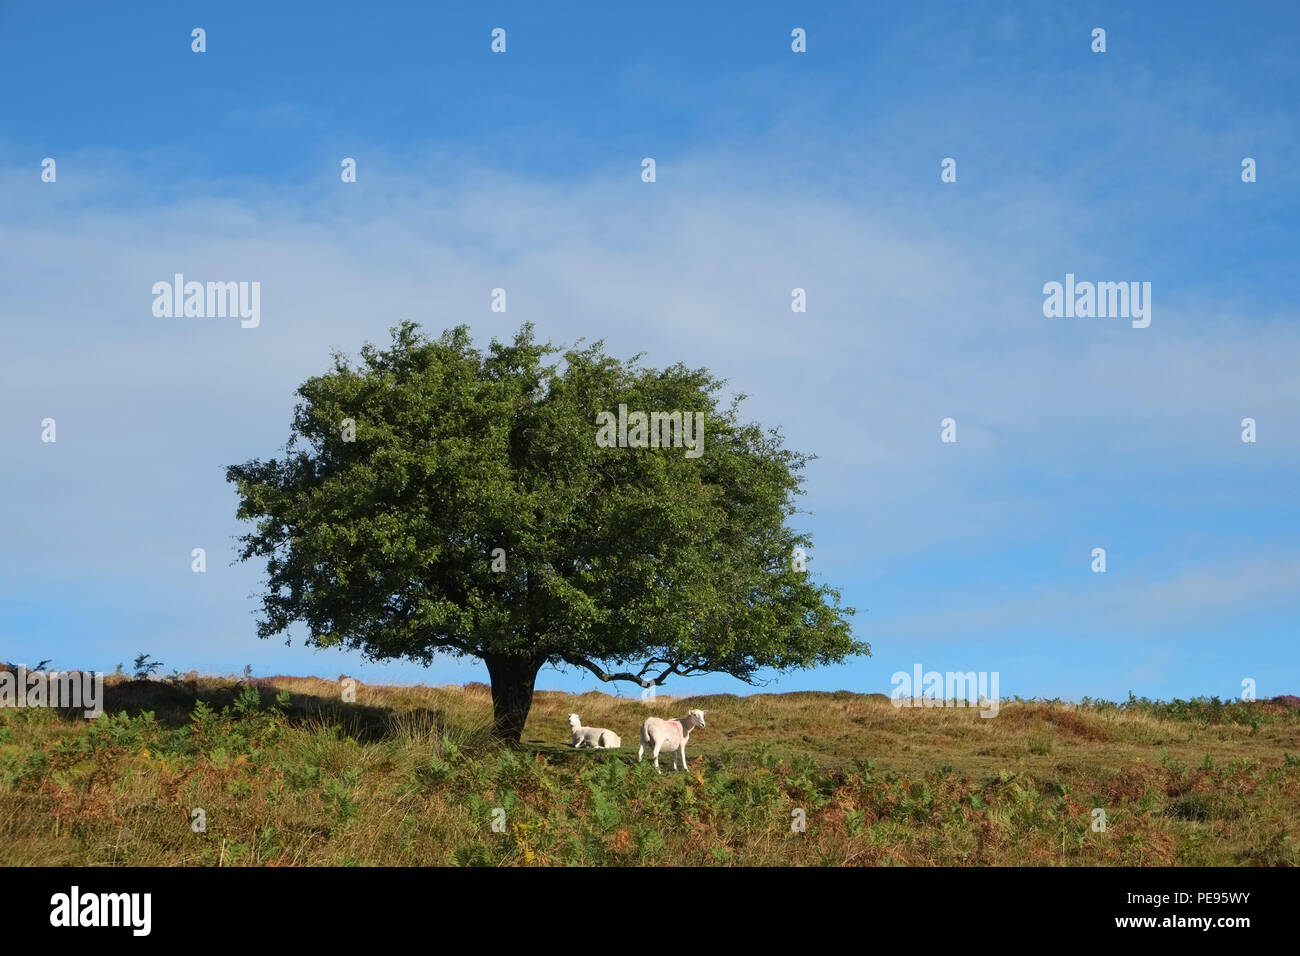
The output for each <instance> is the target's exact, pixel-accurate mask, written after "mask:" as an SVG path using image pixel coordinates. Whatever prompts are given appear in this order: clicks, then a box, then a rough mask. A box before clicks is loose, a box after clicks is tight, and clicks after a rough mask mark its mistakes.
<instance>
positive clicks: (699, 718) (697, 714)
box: [689, 710, 704, 727]
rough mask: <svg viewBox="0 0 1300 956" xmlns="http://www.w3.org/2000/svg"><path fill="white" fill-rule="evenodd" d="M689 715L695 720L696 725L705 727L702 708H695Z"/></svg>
mask: <svg viewBox="0 0 1300 956" xmlns="http://www.w3.org/2000/svg"><path fill="white" fill-rule="evenodd" d="M689 716H690V718H691V719H692V720H693V721H694V722H695V726H696V727H703V726H704V711H702V710H693V711H691V712H690V714H689Z"/></svg>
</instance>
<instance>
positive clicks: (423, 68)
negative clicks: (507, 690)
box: [0, 2, 1300, 699]
mask: <svg viewBox="0 0 1300 956" xmlns="http://www.w3.org/2000/svg"><path fill="white" fill-rule="evenodd" d="M264 6H265V5H260V4H251V3H223V4H197V5H189V6H187V7H185V8H177V7H176V6H175V5H174V4H161V3H158V4H137V5H133V6H132V7H131V10H130V12H129V14H127V13H126V12H124V10H123V9H120V8H116V7H111V6H109V7H106V6H104V5H102V4H89V3H87V4H70V5H64V6H62V7H60V11H59V13H58V15H57V16H55V15H54V14H53V13H51V11H50V8H49V7H48V6H47V5H41V4H36V3H24V2H0V83H3V88H4V89H5V90H6V96H5V98H4V100H5V102H4V107H3V113H2V114H0V115H2V116H3V123H0V288H2V289H3V295H0V359H2V360H3V367H4V370H5V374H4V376H3V379H2V380H0V400H2V404H0V447H2V448H3V449H4V454H3V456H0V490H2V491H3V492H4V504H3V506H0V541H2V542H3V544H2V545H0V658H9V659H13V660H15V661H23V662H27V663H34V662H35V661H37V660H39V659H41V658H53V659H54V661H55V664H56V666H62V667H74V666H81V667H95V668H103V669H111V668H112V667H113V666H114V665H115V664H116V663H118V662H125V663H128V664H129V662H130V659H131V658H132V657H133V656H134V655H135V654H136V653H138V652H140V651H147V652H149V653H151V654H153V655H154V656H155V657H157V658H160V659H162V660H163V661H165V662H166V664H167V667H168V669H171V668H172V667H176V668H178V669H181V670H187V669H190V668H197V669H199V670H202V671H212V672H237V671H240V670H242V668H243V666H244V665H245V664H251V665H252V666H253V669H254V671H255V672H256V673H262V674H268V673H314V674H319V675H323V676H333V675H335V674H338V673H344V672H346V673H350V674H353V675H355V676H358V677H361V678H362V679H364V680H370V681H383V680H387V681H403V682H406V681H410V682H416V681H423V682H431V683H449V682H461V681H465V680H474V679H485V671H484V670H483V669H482V668H481V666H479V665H477V664H470V663H458V662H451V661H447V662H445V663H439V664H437V665H436V666H434V667H432V668H428V669H425V668H422V667H418V666H413V665H405V664H400V663H395V664H388V665H378V664H374V663H366V662H362V661H360V660H358V659H357V658H355V657H352V656H350V655H347V654H344V653H341V652H337V651H313V650H310V649H307V648H304V647H303V646H301V644H300V643H298V642H297V641H295V642H294V644H293V645H292V646H288V647H287V646H285V644H284V643H282V642H279V641H259V640H258V639H257V638H256V636H255V634H254V627H253V621H254V619H253V616H252V612H253V609H254V606H255V601H254V595H255V594H256V592H257V590H258V588H259V584H260V581H261V574H260V569H259V568H257V567H256V566H253V565H234V566H232V565H230V563H229V562H230V560H231V559H232V557H233V554H234V536H235V535H236V534H238V533H239V532H240V531H241V528H240V525H239V524H238V523H237V522H236V521H235V520H234V508H235V499H234V495H233V492H232V489H231V488H230V487H229V486H228V485H227V484H226V483H225V481H224V466H226V465H228V464H231V463H234V462H238V461H243V460H246V459H248V458H252V457H266V456H268V455H271V454H274V453H275V452H276V450H277V449H279V448H280V447H281V446H282V445H283V443H284V441H285V439H286V438H287V436H288V423H289V417H290V412H291V409H292V405H293V390H294V388H295V387H296V386H297V385H298V384H299V383H300V382H301V381H302V380H303V379H304V378H306V377H307V376H309V375H311V374H314V373H316V372H319V371H321V370H322V369H324V368H325V367H326V365H327V363H328V355H329V351H330V350H331V349H333V348H340V349H343V350H345V351H348V352H351V353H355V352H356V350H357V348H358V347H359V346H360V345H361V344H362V343H363V342H366V341H384V340H385V339H386V338H387V329H388V328H389V327H390V326H392V325H394V324H396V323H397V322H398V321H400V320H402V319H406V318H410V319H414V320H416V321H419V322H421V323H423V324H424V325H425V326H426V327H427V328H428V329H430V330H432V331H439V330H441V329H443V328H446V327H449V326H452V325H456V324H459V323H462V322H467V323H469V324H470V325H471V326H472V328H473V330H474V333H475V336H476V338H477V339H478V340H479V341H480V342H482V343H486V342H487V340H488V339H489V338H491V337H492V336H494V335H495V336H498V337H506V336H509V335H510V334H512V333H513V331H514V330H515V329H517V328H518V327H519V325H520V324H522V323H523V322H525V321H532V322H535V323H536V324H537V327H538V330H539V332H540V334H541V335H543V336H544V337H547V338H550V339H552V340H553V341H556V342H559V343H568V342H572V341H574V340H575V339H577V338H579V337H586V338H588V339H594V338H604V339H605V340H606V342H607V344H608V347H609V348H610V350H611V351H612V352H614V353H615V354H623V355H629V354H631V353H633V352H638V351H645V352H646V353H647V360H648V361H649V362H652V363H655V364H660V365H664V364H670V363H672V362H675V361H678V360H682V361H685V362H687V363H688V364H693V365H705V366H708V367H709V368H710V369H712V370H714V371H715V372H716V373H717V374H719V375H721V376H723V377H726V378H727V379H729V381H730V382H731V383H732V385H733V386H734V387H735V389H736V390H738V391H745V392H747V393H749V394H750V395H751V396H752V397H751V399H750V402H749V403H748V405H747V409H748V411H749V412H750V414H751V415H752V416H753V417H755V418H757V419H758V420H759V421H762V422H764V423H765V424H773V425H780V426H781V427H782V429H783V430H784V432H785V434H786V436H787V439H788V441H789V443H790V445H791V446H792V447H795V448H798V449H800V450H802V451H806V452H810V453H814V454H816V455H818V456H819V458H818V460H817V461H816V462H814V463H813V465H812V466H811V467H810V469H809V473H808V478H809V482H808V490H809V494H808V495H807V496H806V497H805V498H804V499H803V501H802V504H803V506H804V507H806V508H807V509H808V511H809V512H811V513H810V514H808V515H804V516H801V517H800V519H799V521H800V524H801V526H802V527H805V528H807V529H808V530H809V531H810V532H811V533H812V535H813V537H814V540H815V541H816V543H817V547H816V548H815V550H814V552H813V554H812V562H811V565H810V567H811V568H812V570H813V572H814V573H815V574H817V575H818V576H819V577H821V578H822V579H824V580H826V581H828V582H831V583H834V584H836V585H837V586H839V587H841V588H842V589H843V591H844V595H845V599H846V602H847V603H849V604H852V605H854V606H856V607H857V608H859V614H858V616H857V617H856V619H855V629H856V632H857V635H858V636H859V637H860V638H862V639H863V640H866V641H869V642H870V643H871V644H872V646H873V650H874V654H873V656H872V657H871V658H868V659H859V660H855V661H853V662H851V663H849V664H846V665H843V666H840V667H834V668H826V669H822V670H817V671H811V672H800V673H794V674H790V675H786V676H784V677H781V678H780V679H778V680H777V681H775V683H774V684H772V685H771V686H770V687H769V689H777V690H793V689H801V688H820V689H837V688H847V689H851V690H858V691H888V690H889V679H890V675H891V674H892V673H893V672H894V671H897V670H905V671H910V670H911V669H912V667H913V665H914V664H916V663H920V664H922V665H923V667H925V668H926V669H927V670H929V669H935V670H941V671H942V670H962V671H965V670H987V671H998V672H999V673H1000V675H1001V683H1000V688H1001V692H1002V694H1003V695H1010V694H1020V695H1023V696H1049V697H1050V696H1061V697H1066V698H1072V699H1077V698H1078V697H1080V696H1083V695H1091V696H1101V697H1110V698H1119V697H1123V696H1124V695H1126V694H1127V693H1128V692H1129V691H1130V690H1132V691H1133V692H1135V693H1138V694H1145V695H1149V696H1159V697H1171V696H1184V697H1186V696H1192V695H1197V694H1218V695H1220V696H1225V697H1226V696H1232V695H1235V694H1237V693H1239V692H1240V690H1241V681H1242V680H1243V679H1245V678H1252V679H1254V680H1255V681H1256V682H1257V684H1258V691H1259V693H1260V694H1262V695H1272V694H1279V693H1288V692H1291V693H1294V692H1297V688H1298V687H1300V653H1297V650H1296V636H1297V628H1296V619H1297V612H1298V611H1300V533H1298V532H1300V509H1298V508H1297V506H1296V502H1295V487H1296V476H1297V470H1298V466H1300V376H1297V374H1296V371H1297V360H1298V359H1300V306H1297V304H1296V296H1295V289H1294V284H1295V282H1296V280H1297V276H1300V270H1298V269H1297V263H1298V262H1300V236H1298V235H1297V228H1298V227H1300V188H1298V180H1297V174H1296V172H1295V170H1296V168H1297V159H1296V157H1297V156H1298V155H1300V152H1298V147H1300V136H1298V135H1297V118H1296V110H1295V104H1296V103H1297V102H1300V64H1298V63H1297V61H1296V57H1295V55H1294V51H1295V49H1296V44H1297V39H1298V38H1300V7H1297V6H1296V5H1295V4H1291V3H1274V4H1268V3H1266V4H1254V5H1247V6H1240V7H1231V8H1228V7H1224V6H1223V5H1216V4H1208V3H1203V4H1176V5H1175V4H1147V5H1143V8H1142V9H1141V10H1132V9H1126V7H1127V6H1128V5H1126V4H1071V5H1068V7H1062V6H1061V5H1059V4H1050V3H1044V4H1018V5H1010V4H980V3H970V4H962V5H960V6H957V7H955V8H953V9H945V8H943V7H940V6H938V5H926V4H907V5H865V4H844V5H834V4H818V5H815V6H816V9H815V11H814V12H812V13H811V14H810V13H808V12H805V11H804V10H801V9H800V5H794V4H762V3H747V4H734V5H724V6H720V7H718V8H717V9H714V8H713V6H714V5H707V7H704V8H701V6H700V5H673V4H657V5H655V6H653V7H652V8H635V7H628V8H626V9H617V10H616V9H610V8H609V7H608V6H603V7H602V6H598V5H594V4H592V5H583V4H563V5H559V4H552V5H546V7H547V8H546V9H545V10H539V9H538V8H537V7H538V5H536V4H462V5H459V6H458V7H457V8H456V9H451V10H445V9H436V8H435V5H429V4H410V5H396V4H391V5H385V4H375V5H367V6H365V7H357V8H355V9H347V10H346V11H344V10H340V11H338V12H331V11H328V10H322V9H320V7H319V6H315V5H313V6H307V5H302V6H297V5H289V4H285V5H276V6H277V10H275V11H267V10H265V9H264ZM196 26H201V27H203V28H204V29H206V31H207V47H208V50H207V52H206V53H203V54H195V53H193V52H191V50H190V31H191V29H192V28H194V27H196ZM494 27H502V28H504V29H505V30H506V31H507V52H506V53H505V54H503V55H495V54H493V53H491V52H490V50H489V43H490V31H491V30H492V29H493V28H494ZM794 27H803V28H804V29H805V30H807V34H808V52H807V53H805V54H794V53H792V52H791V50H790V31H791V29H793V28H794ZM1094 27H1103V28H1104V29H1106V31H1107V51H1106V52H1105V53H1104V54H1096V53H1093V52H1091V50H1090V44H1091V36H1090V34H1091V31H1092V29H1093V28H1094ZM345 156H347V157H353V158H355V159H356V160H357V164H358V182H356V183H355V184H343V183H341V182H340V179H339V163H340V160H341V159H342V158H343V157H345ZM646 156H651V157H654V158H655V159H656V162H657V166H658V181H657V182H655V183H653V184H648V183H643V182H642V181H641V178H640V173H641V160H642V158H643V157H646ZM1247 156H1249V157H1252V158H1254V159H1255V160H1256V162H1257V166H1258V181H1257V182H1254V183H1243V182H1242V181H1241V177H1240V164H1241V160H1242V158H1243V157H1247ZM45 157H52V158H54V159H55V160H56V162H57V181H56V182H54V183H44V182H42V181H41V178H40V172H41V160H42V159H43V158H45ZM945 157H953V158H955V159H956V160H957V170H958V180H957V182H956V183H951V184H944V183H941V182H940V178H939V173H940V161H941V160H942V159H943V158H945ZM175 272H183V273H185V274H186V275H187V276H188V277H190V278H197V279H200V280H203V279H221V280H227V279H229V280H256V281H260V282H261V285H262V321H261V325H260V326H259V327H258V328H256V329H241V328H240V327H239V324H238V322H237V321H235V322H230V321H226V320H201V319H158V318H155V317H154V316H153V315H152V312H151V304H152V295H151V293H150V288H151V286H152V284H153V283H154V282H155V281H158V280H166V279H170V277H171V276H172V274H173V273H175ZM1067 272H1068V273H1074V274H1076V275H1077V276H1078V277H1079V278H1080V279H1091V280H1094V281H1145V282H1150V283H1151V284H1152V289H1153V292H1152V300H1153V310H1152V322H1151V326H1150V327H1149V328H1146V329H1133V328H1131V327H1130V325H1129V323H1128V322H1127V321H1124V320H1117V319H1049V318H1045V317H1044V315H1043V312H1042V303H1043V294H1042V286H1043V284H1044V283H1045V282H1049V281H1062V280H1063V278H1064V276H1065V274H1066V273H1067ZM497 286H501V287H505V288H506V289H507V290H508V293H509V311H508V312H507V313H506V314H504V315H502V314H496V313H492V312H491V311H490V310H489V293H490V290H491V289H492V288H494V287H497ZM794 287H801V288H805V289H806V290H807V294H808V312H807V313H806V314H793V313H791V311H790V305H789V303H790V290H791V289H792V288H794ZM1248 416H1249V417H1253V418H1255V419H1256V421H1257V423H1258V436H1259V437H1258V441H1257V442H1256V443H1254V444H1246V443H1243V442H1242V441H1241V440H1240V433H1241V427H1240V422H1241V419H1242V418H1244V417H1248ZM46 417H53V418H55V419H56V421H57V423H58V426H57V427H58V441H57V443H55V444H52V445H51V444H46V443H42V442H41V441H40V422H41V420H42V419H43V418H46ZM945 417H953V418H954V419H956V421H957V425H958V441H957V442H956V443H955V444H943V443H941V442H940V440H939V433H940V428H939V422H940V420H941V419H943V418H945ZM194 547H204V548H206V549H207V553H208V571H207V573H206V574H203V575H196V574H192V573H191V572H190V557H189V555H190V550H191V548H194ZM1095 547H1104V548H1105V549H1106V551H1107V565H1108V569H1107V572H1106V573H1105V574H1104V575H1098V574H1093V573H1092V572H1091V570H1090V563H1091V552H1092V549H1093V548H1095ZM539 684H540V686H542V687H554V688H564V689H584V688H592V687H600V689H611V688H607V687H604V686H603V685H598V684H597V682H595V681H594V680H592V679H589V678H583V677H582V676H581V675H579V674H574V673H570V674H560V673H558V672H554V671H547V672H544V673H543V674H542V676H541V679H540V682H539ZM744 690H745V688H744V686H743V685H740V684H739V683H738V682H736V681H734V680H730V679H728V678H723V677H707V678H700V679H696V680H694V681H691V682H687V683H682V684H676V685H673V684H670V685H669V686H668V687H666V688H665V691H666V692H669V693H673V692H676V693H683V692H693V691H699V692H706V691H732V692H743V691H744ZM625 692H631V691H630V690H626V691H625Z"/></svg>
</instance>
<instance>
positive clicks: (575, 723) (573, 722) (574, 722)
mask: <svg viewBox="0 0 1300 956" xmlns="http://www.w3.org/2000/svg"><path fill="white" fill-rule="evenodd" d="M569 726H570V727H581V726H582V721H581V720H579V719H578V715H577V714H570V715H569Z"/></svg>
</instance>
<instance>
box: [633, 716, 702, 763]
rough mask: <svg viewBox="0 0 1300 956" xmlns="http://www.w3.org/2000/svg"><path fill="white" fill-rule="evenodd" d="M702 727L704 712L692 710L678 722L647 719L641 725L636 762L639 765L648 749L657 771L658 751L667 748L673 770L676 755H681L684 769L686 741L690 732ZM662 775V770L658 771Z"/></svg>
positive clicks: (654, 718) (655, 718)
mask: <svg viewBox="0 0 1300 956" xmlns="http://www.w3.org/2000/svg"><path fill="white" fill-rule="evenodd" d="M703 726H704V711H702V710H693V711H691V712H690V713H689V714H687V715H686V716H685V717H683V718H681V719H680V720H663V719H662V718H659V717H647V718H646V720H645V723H644V724H642V725H641V749H639V750H638V751H637V752H636V762H637V763H640V762H641V758H642V757H643V756H644V755H645V751H646V748H647V747H649V748H650V749H651V751H652V752H653V754H654V759H655V769H656V770H659V751H660V750H662V749H663V748H665V747H667V748H668V749H669V750H671V751H672V752H673V769H674V770H676V769H677V755H678V754H679V753H680V754H681V755H682V769H683V770H685V769H686V741H687V740H689V739H690V736H691V731H692V730H694V729H695V728H696V727H703ZM659 772H660V773H663V771H662V770H659Z"/></svg>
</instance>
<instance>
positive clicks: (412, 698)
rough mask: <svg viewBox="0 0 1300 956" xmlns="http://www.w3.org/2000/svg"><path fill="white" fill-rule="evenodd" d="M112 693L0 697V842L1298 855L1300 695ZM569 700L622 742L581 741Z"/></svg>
mask: <svg viewBox="0 0 1300 956" xmlns="http://www.w3.org/2000/svg"><path fill="white" fill-rule="evenodd" d="M106 697H107V705H106V713H105V715H104V716H103V717H101V718H99V719H98V720H96V721H85V720H81V719H79V718H76V717H72V716H64V715H61V714H59V713H57V712H55V711H50V710H3V711H0V863H3V864H6V865H66V864H72V865H79V864H92V865H164V866H168V865H180V866H243V865H254V866H267V865H271V866H286V865H343V866H348V865H412V864H417V865H418V864H435V865H442V864H452V865H490V866H501V865H519V864H529V865H550V864H554V865H562V864H585V865H628V864H633V865H675V864H685V865H709V864H723V865H725V864H746V865H935V864H938V865H977V866H986V865H1007V864H1011V865H1017V864H1019V865H1138V866H1145V865H1189V866H1199V865H1247V866H1251V865H1296V864H1300V847H1298V846H1297V843H1296V837H1295V834H1296V833H1300V756H1297V755H1298V754H1300V710H1295V709H1291V708H1289V707H1287V706H1283V705H1280V704H1272V703H1266V702H1259V703H1241V702H1229V703H1224V702H1220V701H1216V700H1198V701H1173V702H1170V703H1161V702H1155V701H1148V700H1144V699H1137V698H1130V699H1129V700H1128V701H1126V702H1123V703H1121V704H1113V703H1107V702H1104V701H1085V702H1084V703H1083V704H1081V705H1071V704H1065V703H1061V702H1056V701H1051V702H1044V701H1020V700H1016V701H1009V702H1008V701H1004V702H1003V703H1002V706H1001V711H1000V713H999V714H998V716H997V717H995V718H991V719H983V718H981V717H980V716H979V715H978V712H977V711H975V710H973V709H964V708H895V707H893V706H892V705H891V704H890V703H889V701H888V700H887V699H886V698H884V697H883V695H879V694H873V695H861V694H852V693H848V692H844V691H840V692H836V693H813V692H805V693H789V694H759V695H754V696H750V697H734V696H731V695H719V696H708V697H685V698H679V699H676V700H671V699H668V698H665V697H662V696H661V697H660V698H659V700H658V701H656V702H654V703H651V704H646V703H642V702H641V701H640V700H639V699H636V698H633V699H619V698H614V697H609V696H607V695H604V694H600V693H595V692H592V693H587V694H582V695H576V696H575V695H569V694H563V693H558V692H541V693H539V694H538V695H537V698H536V701H535V704H534V707H533V711H532V714H531V715H530V718H529V721H528V725H527V727H526V729H525V733H524V742H523V746H521V747H519V748H512V747H505V746H502V745H501V744H499V743H497V742H494V741H493V740H492V738H491V734H490V732H489V726H490V719H491V696H490V693H489V691H488V688H487V687H486V686H484V685H482V684H470V685H467V686H465V687H442V688H430V687H370V686H365V685H360V686H359V687H358V690H357V699H356V702H355V703H343V702H342V701H341V700H340V694H339V687H338V685H337V684H335V683H332V682H329V681H324V680H319V679H315V678H293V677H276V678H267V679H263V680H255V681H251V682H241V681H236V680H234V679H222V678H199V677H197V676H196V675H189V676H187V677H184V678H179V679H172V680H167V681H159V680H128V679H125V678H108V679H107V680H106ZM692 707H702V708H705V709H707V710H708V712H709V717H708V721H709V722H708V726H707V727H706V728H704V729H702V730H697V731H696V732H695V734H694V735H693V736H692V738H691V743H690V746H689V756H690V767H689V771H688V772H686V773H679V774H675V775H674V774H671V773H668V772H665V774H664V775H663V776H662V777H660V776H658V775H656V774H655V772H654V770H653V768H652V767H650V765H649V764H648V763H647V764H642V765H638V764H637V763H636V741H637V728H638V727H639V725H640V722H641V720H643V719H644V717H645V716H647V715H649V714H657V715H659V716H681V715H682V714H684V713H685V712H686V711H687V710H688V709H690V708H692ZM571 712H576V713H579V714H581V715H582V718H583V723H584V724H587V725H589V726H605V727H610V728H612V729H614V730H615V731H617V732H618V733H620V734H621V735H622V736H623V739H624V748H623V749H622V750H621V751H601V752H593V751H586V750H584V751H576V752H575V751H573V750H572V749H571V748H570V747H569V746H568V745H567V740H568V736H567V726H566V717H567V715H568V714H569V713H571ZM666 768H667V765H665V769H666ZM1095 808H1099V809H1100V810H1102V811H1104V814H1105V830H1104V831H1098V830H1094V829H1093V826H1094V820H1095V819H1096V816H1095V814H1094V809H1095ZM197 810H201V811H202V819H201V822H202V824H203V825H202V826H200V818H199V815H198V814H196V811H197ZM798 811H802V814H800V813H799V812H798ZM801 818H802V819H803V820H804V821H805V823H806V826H805V829H803V830H802V831H800V830H798V829H797V828H795V827H792V822H793V821H796V820H799V819H801Z"/></svg>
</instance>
